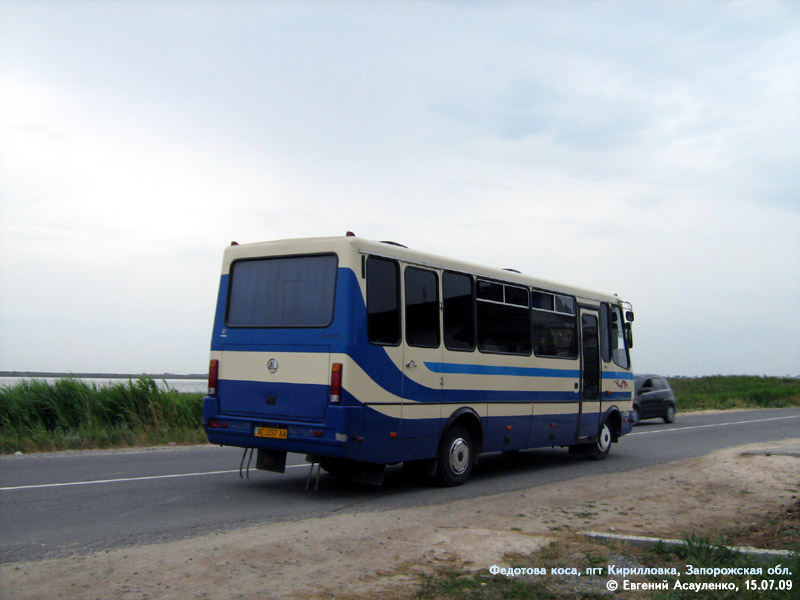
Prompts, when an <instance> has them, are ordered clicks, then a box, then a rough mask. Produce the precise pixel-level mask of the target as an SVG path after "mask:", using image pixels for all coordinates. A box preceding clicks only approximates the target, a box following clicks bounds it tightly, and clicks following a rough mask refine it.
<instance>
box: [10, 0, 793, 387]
mask: <svg viewBox="0 0 800 600" xmlns="http://www.w3.org/2000/svg"><path fill="white" fill-rule="evenodd" d="M0 120H1V124H2V131H1V132H0V370H59V371H62V370H63V371H72V372H81V371H124V372H145V371H150V372H163V371H170V372H176V373H188V372H195V373H197V372H204V371H205V370H206V368H207V364H208V350H209V344H210V336H211V326H212V318H213V313H214V303H215V300H216V293H217V285H218V278H219V269H220V264H221V257H222V250H223V249H224V247H225V246H227V245H228V244H229V243H230V241H231V240H237V241H239V242H256V241H264V240H271V239H280V238H287V237H305V236H319V235H342V234H344V233H345V231H347V230H353V231H355V232H356V233H357V234H358V235H361V236H364V237H368V238H373V239H391V240H396V241H399V242H402V243H404V244H406V245H408V246H409V247H412V248H416V249H419V250H426V251H432V252H436V253H439V254H445V255H448V256H454V257H458V258H464V259H467V260H471V261H473V262H479V263H484V264H488V265H491V266H499V267H513V268H516V269H519V270H521V271H523V272H525V273H529V274H534V275H538V276H541V277H545V278H549V279H554V280H556V281H563V282H567V283H572V284H576V285H580V286H583V287H589V288H594V289H598V290H601V291H605V292H615V293H618V294H620V296H621V297H623V298H624V299H626V300H629V301H631V302H632V303H633V305H634V308H635V310H636V322H635V337H636V347H635V349H634V366H635V368H636V370H638V371H655V372H662V373H665V374H669V375H680V374H682V375H703V374H714V373H753V374H772V375H786V374H791V375H800V2H796V1H787V2H774V3H773V2H762V1H758V2H645V1H639V2H633V1H619V2H588V1H587V2H577V1H576V2H561V1H559V2H478V1H470V2H457V1H453V2H388V1H384V2H356V1H340V2H277V1H275V2H257V1H255V0H252V1H244V2H223V1H207V2H200V1H193V0H177V1H173V2H169V1H159V2H146V1H136V2H133V1H122V0H120V1H114V2H112V1H103V0H92V1H89V2H77V1H62V2H57V1H48V2H36V1H24V2H23V1H15V0H0Z"/></svg>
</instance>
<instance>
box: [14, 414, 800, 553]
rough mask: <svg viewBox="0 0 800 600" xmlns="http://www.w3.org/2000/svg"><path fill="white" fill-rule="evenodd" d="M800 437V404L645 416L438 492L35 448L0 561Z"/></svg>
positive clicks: (297, 469)
mask: <svg viewBox="0 0 800 600" xmlns="http://www.w3.org/2000/svg"><path fill="white" fill-rule="evenodd" d="M798 436H800V409H797V408H792V409H774V410H756V411H738V412H728V413H704V414H694V415H692V414H686V415H678V419H677V420H676V422H675V423H673V424H671V425H666V424H663V423H661V422H660V421H645V422H643V423H642V424H641V425H639V426H638V427H636V428H634V430H633V432H632V433H631V434H629V435H627V436H625V437H624V438H623V439H622V440H621V441H620V443H618V444H614V446H613V447H612V449H611V454H610V456H609V457H608V458H607V459H606V460H604V461H600V462H595V461H587V460H585V459H583V458H580V457H574V456H569V455H568V454H567V452H566V450H565V449H546V450H529V451H525V452H520V453H517V454H510V455H504V454H493V455H485V456H482V457H481V459H480V461H479V465H478V467H477V468H476V470H475V471H473V476H472V478H471V479H470V481H469V482H468V483H467V484H466V485H464V486H461V487H459V488H441V487H437V486H436V485H435V484H433V483H431V482H428V481H425V480H422V481H420V480H411V479H408V478H406V477H404V476H403V474H402V473H401V471H400V469H399V468H392V469H390V470H389V471H388V472H387V475H386V479H385V483H384V485H383V486H382V487H372V486H365V485H359V484H352V483H347V482H341V481H338V480H336V479H333V478H332V477H330V476H328V475H326V474H324V473H323V475H322V477H321V479H320V485H319V490H318V491H316V492H314V491H306V489H305V484H306V478H307V475H308V466H307V465H304V464H303V461H304V457H303V456H300V455H290V461H289V462H290V465H291V466H289V468H288V469H287V472H286V473H285V474H283V475H280V474H273V473H266V472H263V471H255V470H253V471H251V473H250V479H249V480H247V479H240V477H239V461H240V458H241V452H240V450H238V449H234V448H219V447H214V446H202V447H192V448H159V449H149V450H138V451H98V452H74V453H59V454H53V455H47V454H39V455H29V456H23V457H4V458H1V459H0V532H2V536H0V561H1V562H9V561H17V560H24V559H36V558H43V557H51V556H65V555H70V554H73V553H75V552H88V551H94V550H103V549H108V548H117V547H124V546H127V545H132V544H137V543H143V542H154V541H168V540H176V539H182V538H187V537H191V536H195V535H199V534H203V533H210V532H214V531H223V530H228V529H232V528H238V527H247V526H250V525H256V524H262V523H267V522H274V521H284V520H297V519H304V518H309V517H317V516H325V515H329V514H332V513H336V512H340V511H351V512H358V511H381V510H387V509H392V508H398V507H408V506H423V505H428V504H438V503H444V502H450V501H453V500H458V499H463V498H474V497H479V496H483V495H488V494H495V493H500V492H507V491H513V490H518V489H523V488H532V487H536V486H538V485H544V484H548V483H553V482H557V481H565V480H569V479H574V478H578V477H583V476H586V475H594V474H598V473H609V474H610V473H620V472H625V471H628V470H632V469H637V468H640V467H643V466H649V467H653V468H657V467H658V465H659V464H663V463H666V462H670V461H673V460H678V459H683V458H690V457H694V456H700V455H703V454H708V453H710V452H713V451H715V450H719V449H722V448H727V447H730V446H737V445H741V444H750V443H755V442H769V441H777V440H781V439H784V438H789V437H798ZM600 493H602V492H600Z"/></svg>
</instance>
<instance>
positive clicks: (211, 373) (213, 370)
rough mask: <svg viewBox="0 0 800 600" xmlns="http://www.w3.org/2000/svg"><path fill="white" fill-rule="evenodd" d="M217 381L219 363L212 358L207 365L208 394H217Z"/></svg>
mask: <svg viewBox="0 0 800 600" xmlns="http://www.w3.org/2000/svg"><path fill="white" fill-rule="evenodd" d="M217 381H219V361H218V360H217V359H216V358H214V359H212V360H211V362H209V363H208V393H209V395H212V396H213V395H214V394H216V393H217Z"/></svg>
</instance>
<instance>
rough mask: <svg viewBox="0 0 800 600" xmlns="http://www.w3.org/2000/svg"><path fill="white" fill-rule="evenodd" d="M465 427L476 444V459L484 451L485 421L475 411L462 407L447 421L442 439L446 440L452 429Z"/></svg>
mask: <svg viewBox="0 0 800 600" xmlns="http://www.w3.org/2000/svg"><path fill="white" fill-rule="evenodd" d="M456 426H458V427H463V428H464V429H466V430H467V432H468V433H469V434H470V436H471V437H472V441H473V442H474V443H475V458H477V457H478V455H479V454H480V453H481V452H482V451H483V421H481V418H480V417H479V416H478V413H476V412H475V411H474V410H473V409H471V408H468V407H461V408H459V409H458V410H457V411H455V412H454V413H453V414H452V415H450V417H449V418H448V419H447V422H446V423H445V424H444V427H443V428H442V434H441V437H440V439H444V437H445V435H446V434H447V432H448V431H450V428H451V427H456Z"/></svg>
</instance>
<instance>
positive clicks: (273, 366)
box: [267, 358, 278, 373]
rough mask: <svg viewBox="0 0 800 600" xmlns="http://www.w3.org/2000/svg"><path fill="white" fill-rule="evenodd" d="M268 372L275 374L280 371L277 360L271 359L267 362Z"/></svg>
mask: <svg viewBox="0 0 800 600" xmlns="http://www.w3.org/2000/svg"><path fill="white" fill-rule="evenodd" d="M267 370H268V371H269V372H270V373H274V372H275V371H277V370H278V360H277V359H275V358H270V359H269V360H268V361H267Z"/></svg>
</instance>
